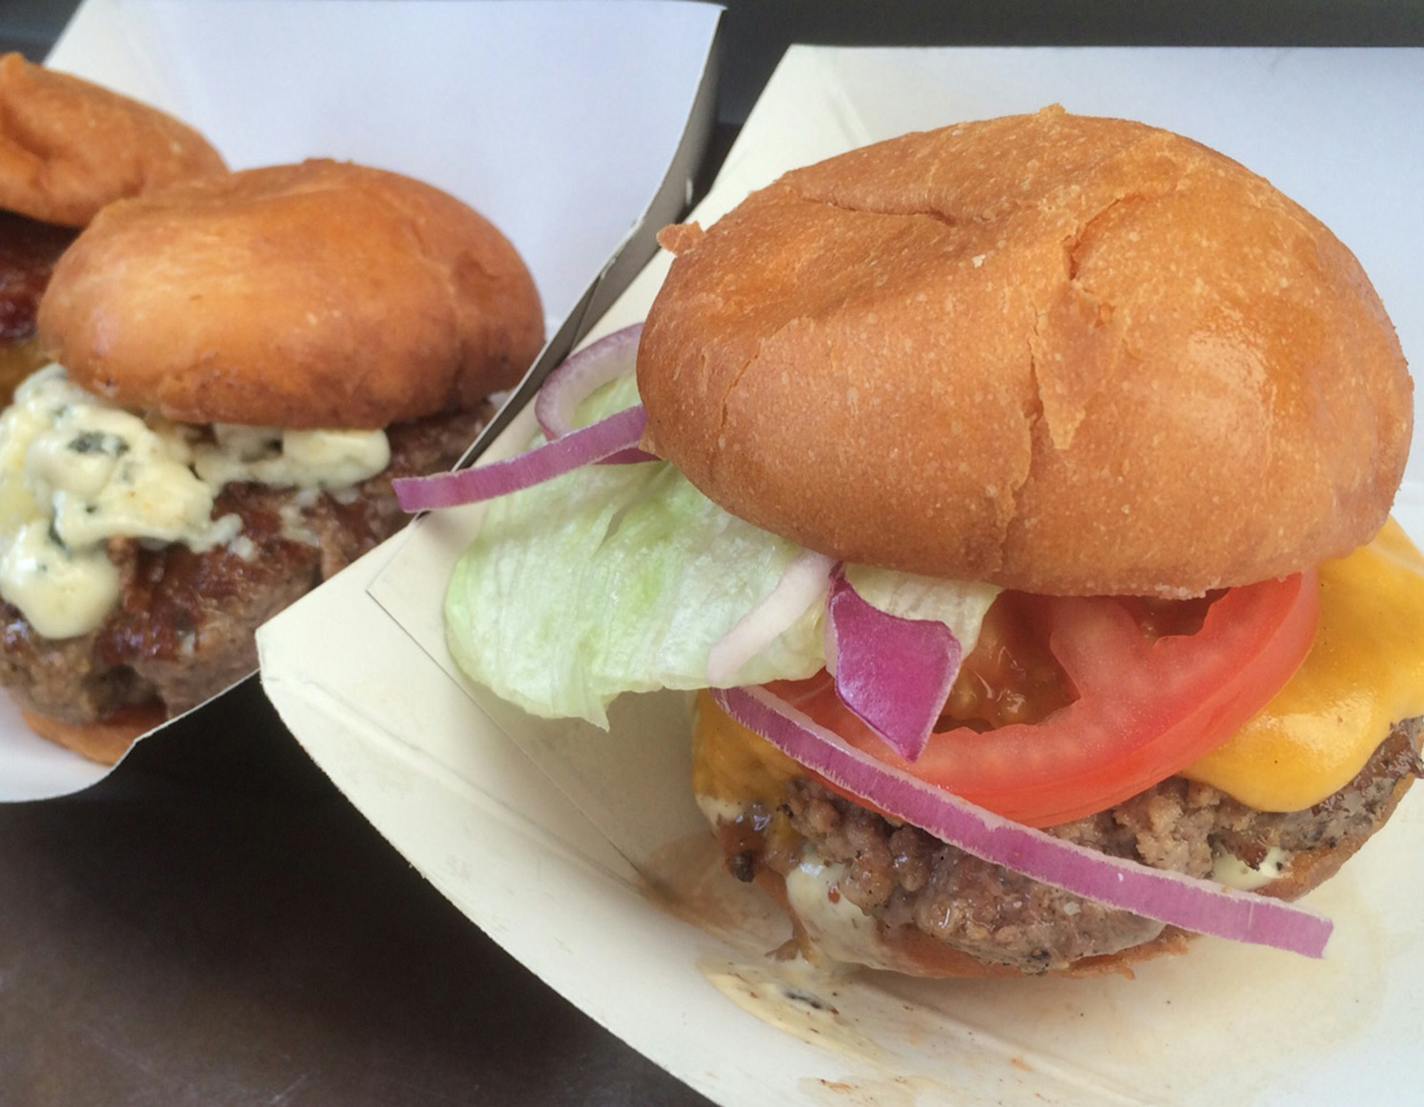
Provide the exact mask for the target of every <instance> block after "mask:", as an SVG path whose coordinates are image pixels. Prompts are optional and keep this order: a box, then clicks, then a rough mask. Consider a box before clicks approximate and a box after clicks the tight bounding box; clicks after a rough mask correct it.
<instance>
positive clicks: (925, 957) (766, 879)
mask: <svg viewBox="0 0 1424 1107" xmlns="http://www.w3.org/2000/svg"><path fill="white" fill-rule="evenodd" d="M1413 783H1414V777H1412V776H1406V777H1404V778H1403V779H1402V780H1400V782H1399V784H1398V785H1397V786H1396V788H1395V790H1394V794H1393V795H1392V796H1391V797H1390V800H1389V802H1388V804H1386V805H1385V808H1384V810H1383V811H1381V812H1380V816H1379V820H1378V822H1377V823H1376V824H1375V831H1376V832H1377V831H1378V830H1379V828H1380V827H1382V826H1384V824H1385V823H1386V822H1388V821H1389V817H1390V816H1391V815H1393V814H1394V809H1395V808H1396V807H1398V806H1399V801H1400V800H1401V799H1403V798H1404V793H1405V792H1407V791H1409V786H1410V785H1411V784H1413ZM1368 840H1369V836H1368V835H1360V836H1358V837H1356V838H1353V839H1350V840H1348V841H1346V842H1343V843H1341V844H1340V845H1337V846H1334V847H1331V848H1323V847H1322V848H1321V849H1316V850H1310V851H1308V852H1304V853H1297V854H1295V855H1293V856H1292V858H1291V863H1290V871H1289V873H1288V874H1287V875H1286V876H1283V877H1281V879H1279V880H1275V881H1272V882H1271V883H1270V884H1268V885H1266V886H1265V887H1264V888H1262V889H1261V890H1260V894H1261V895H1266V896H1272V897H1274V898H1276V899H1286V900H1294V899H1299V898H1300V897H1301V896H1303V895H1305V894H1306V893H1307V892H1309V891H1311V890H1312V889H1314V888H1317V887H1319V886H1320V885H1321V884H1323V883H1324V882H1325V881H1327V880H1329V879H1330V878H1331V877H1332V876H1334V875H1335V874H1336V873H1337V872H1339V871H1340V866H1341V865H1343V864H1344V863H1345V862H1346V861H1348V860H1349V859H1350V858H1351V857H1352V856H1354V854H1355V853H1356V852H1357V851H1358V850H1359V848H1360V847H1361V846H1362V845H1364V844H1365V842H1366V841H1368ZM729 843H730V840H726V841H724V842H723V845H724V847H728V846H729ZM756 881H757V884H758V885H759V886H760V887H761V888H763V889H764V890H765V891H766V892H768V893H769V894H770V895H771V897H772V898H773V899H775V900H776V901H777V903H779V904H780V905H781V907H782V908H783V910H785V911H786V913H787V914H788V915H790V916H791V921H792V925H793V927H794V928H795V931H796V939H797V941H798V943H800V944H802V945H803V948H804V947H805V945H806V943H807V942H808V941H809V939H808V938H807V937H806V934H805V931H804V929H803V928H802V926H801V922H800V920H799V919H798V918H797V917H796V912H795V911H794V910H793V909H792V907H791V903H790V901H789V900H788V898H787V896H786V883H785V881H784V880H783V879H782V877H781V874H780V873H778V872H776V871H774V870H772V869H768V868H766V867H765V866H763V867H761V868H759V869H758V870H757V874H756ZM1193 937H1195V935H1193V934H1188V933H1186V932H1185V931H1182V930H1178V929H1177V928H1176V927H1175V926H1169V927H1167V928H1166V929H1165V930H1163V931H1162V933H1161V934H1159V935H1158V936H1157V937H1156V938H1154V939H1153V940H1152V941H1150V942H1143V943H1142V944H1141V945H1136V946H1129V947H1128V948H1127V949H1124V950H1119V951H1118V952H1117V953H1112V954H1106V955H1103V956H1099V957H1085V958H1083V959H1082V960H1079V961H1074V962H1073V963H1072V964H1071V965H1069V966H1068V967H1067V968H1064V969H1055V970H1052V971H1051V972H1050V973H1048V974H1047V975H1051V976H1072V977H1082V976H1101V975H1103V974H1105V973H1118V974H1120V975H1123V976H1128V977H1131V976H1132V975H1133V974H1132V966H1133V965H1135V964H1138V963H1140V962H1142V961H1150V960H1152V959H1153V958H1154V957H1162V956H1166V955H1173V956H1175V955H1178V954H1182V953H1186V952H1187V943H1188V942H1189V941H1190V940H1191V939H1192V938H1193ZM878 940H879V942H880V943H882V944H883V946H886V947H889V949H890V950H892V951H893V953H894V955H895V956H896V960H897V965H896V968H897V971H899V972H903V973H906V974H908V975H911V976H924V977H931V978H935V979H959V980H969V979H975V980H979V979H999V978H1014V977H1019V978H1022V977H1023V976H1024V974H1023V973H1022V972H1020V971H1019V970H1018V969H1015V968H1011V967H1009V966H1007V965H991V964H987V963H985V962H983V961H980V960H977V959H976V958H974V957H971V956H970V955H969V954H967V953H964V952H962V951H960V950H957V949H952V948H950V947H949V946H946V945H944V944H943V943H942V942H938V941H936V940H935V939H933V938H931V937H929V936H928V935H926V934H924V933H922V932H921V931H919V930H916V929H915V928H914V927H908V926H907V927H900V928H899V929H897V930H882V931H881V932H880V934H879V938H878ZM866 954H867V957H868V958H872V959H873V958H877V957H878V958H881V959H883V958H884V953H883V951H881V950H871V949H867V950H866ZM813 955H814V954H813Z"/></svg>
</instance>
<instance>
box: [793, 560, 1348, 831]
mask: <svg viewBox="0 0 1424 1107" xmlns="http://www.w3.org/2000/svg"><path fill="white" fill-rule="evenodd" d="M1129 603H1130V601H1125V600H1119V599H1115V598H1112V597H1099V598H1091V599H1085V598H1070V597H1053V596H1041V597H1034V598H1033V612H1034V614H1033V617H1034V618H1035V619H1041V620H1042V621H1043V625H1044V627H1045V628H1046V631H1047V642H1048V648H1049V650H1050V651H1051V652H1052V654H1053V656H1054V658H1055V659H1056V660H1057V662H1058V665H1059V667H1060V668H1061V669H1062V671H1063V673H1064V675H1065V676H1066V677H1067V679H1068V681H1069V682H1070V683H1071V685H1072V690H1073V693H1074V694H1075V698H1074V699H1073V700H1072V702H1071V703H1069V704H1068V705H1067V706H1065V707H1062V708H1060V709H1058V710H1056V711H1054V712H1052V713H1051V714H1049V715H1048V716H1047V717H1046V718H1044V719H1043V720H1042V721H1040V722H1036V723H1027V724H1025V723H1014V724H1011V725H1008V726H1001V727H998V728H996V729H993V730H988V731H977V730H973V729H970V728H969V727H965V726H959V727H954V728H953V729H949V730H944V731H938V732H936V733H935V734H933V735H931V736H930V741H929V745H928V746H927V747H926V749H925V752H924V754H923V755H922V756H921V757H920V759H919V760H918V761H915V762H913V763H911V762H907V761H905V760H904V759H903V758H901V757H900V756H899V755H898V754H897V753H896V752H895V751H894V750H892V749H891V748H890V747H889V746H888V745H886V744H885V743H884V742H883V741H881V739H880V738H878V737H877V736H876V735H875V734H874V733H873V732H872V731H871V730H869V729H868V728H867V727H866V726H865V724H863V723H862V722H861V721H860V720H859V719H858V718H856V716H855V715H853V714H852V713H851V712H850V711H849V710H848V709H847V708H846V707H845V706H844V705H842V704H841V702H840V701H839V700H838V699H837V698H836V695H835V687H834V685H833V684H832V683H831V681H830V679H829V678H828V677H826V676H824V675H821V676H819V677H813V678H812V679H811V680H809V681H797V682H783V683H781V684H779V685H777V686H776V691H777V693H778V695H781V696H782V697H783V698H785V699H787V700H789V701H790V702H792V703H794V704H795V705H796V706H798V707H799V708H800V709H801V710H802V711H805V712H806V713H807V714H808V715H810V716H811V717H812V718H814V719H815V720H816V721H817V722H819V723H821V725H823V726H826V727H828V728H830V729H832V730H834V731H835V732H836V733H838V734H840V735H841V736H842V737H844V738H845V739H846V740H847V741H848V742H850V743H851V744H852V745H855V746H857V747H859V748H860V749H862V750H864V751H865V752H866V753H869V754H871V755H872V756H874V757H877V758H879V759H880V760H881V761H884V762H887V763H889V764H893V765H895V766H897V767H898V768H900V769H903V770H905V771H906V772H909V773H912V774H914V775H915V776H917V777H919V778H920V779H921V780H924V781H926V782H928V783H931V784H934V785H936V786H938V787H941V788H944V789H945V790H946V791H949V792H953V793H954V794H955V795H958V796H962V797H963V798H965V799H967V800H970V801H971V802H973V803H977V804H979V805H980V806H982V807H986V808H988V809H989V810H991V811H995V812H998V813H999V814H1001V815H1004V816H1006V817H1008V818H1011V819H1014V820H1016V821H1018V822H1021V823H1026V824H1027V825H1029V826H1038V827H1043V826H1055V825H1057V824H1059V823H1064V822H1069V821H1071V820H1073V819H1079V818H1082V817H1084V816H1086V815H1092V814H1095V813H1096V812H1098V811H1103V810H1106V809H1107V808H1109V807H1112V806H1114V805H1116V804H1119V803H1121V802H1122V801H1123V800H1126V799H1128V798H1129V797H1131V796H1134V795H1136V794H1137V793H1139V792H1142V791H1144V790H1146V789H1147V788H1150V787H1151V786H1152V785H1154V784H1156V783H1158V782H1159V781H1162V780H1165V779H1166V778H1167V777H1169V776H1172V775H1174V774H1175V773H1178V772H1180V771H1181V770H1182V769H1185V768H1186V767H1187V766H1188V765H1190V764H1192V763H1193V762H1195V761H1196V760H1198V759H1199V758H1200V757H1202V756H1203V755H1204V754H1206V753H1208V752H1210V751H1211V750H1213V749H1215V748H1216V747H1217V746H1219V745H1221V744H1222V743H1223V742H1225V741H1226V740H1227V739H1228V738H1230V737H1231V736H1232V735H1233V734H1235V733H1236V731H1237V730H1239V729H1240V728H1241V726H1242V725H1243V724H1244V723H1245V722H1246V721H1247V720H1248V719H1250V718H1251V716H1253V715H1255V714H1256V713H1257V712H1258V711H1260V710H1261V708H1263V707H1265V706H1266V704H1267V703H1268V702H1269V701H1270V700H1271V698H1272V697H1273V696H1274V695H1275V694H1276V693H1277V692H1278V691H1280V689H1281V688H1282V687H1283V686H1284V685H1285V683H1286V682H1287V681H1288V680H1289V679H1290V678H1291V676H1292V675H1293V674H1294V673H1295V671H1296V669H1297V668H1298V667H1299V666H1300V664H1301V662H1302V661H1304V660H1305V655H1306V654H1307V653H1308V652H1309V651H1310V646H1311V642H1312V641H1313V639H1314V637H1315V627H1316V623H1317V621H1318V619H1319V614H1320V585H1319V580H1318V578H1317V575H1316V574H1315V573H1314V572H1307V573H1298V574H1296V575H1295V576H1292V577H1287V578H1286V579H1284V580H1269V581H1262V582H1261V583H1259V584H1252V585H1247V586H1245V587H1241V588H1233V589H1231V590H1229V591H1228V592H1226V593H1225V594H1223V595H1222V596H1221V598H1219V599H1218V600H1216V601H1215V602H1214V603H1213V604H1212V605H1211V606H1210V608H1209V609H1208V610H1207V612H1206V616H1205V618H1204V619H1203V621H1202V624H1201V628H1200V629H1199V630H1197V631H1196V632H1195V633H1191V634H1169V635H1167V636H1165V637H1160V638H1156V639H1153V638H1151V637H1149V636H1148V635H1147V634H1145V633H1144V631H1143V628H1142V626H1141V625H1140V624H1139V622H1138V621H1137V619H1135V618H1134V617H1133V615H1132V613H1131V611H1130V610H1129Z"/></svg>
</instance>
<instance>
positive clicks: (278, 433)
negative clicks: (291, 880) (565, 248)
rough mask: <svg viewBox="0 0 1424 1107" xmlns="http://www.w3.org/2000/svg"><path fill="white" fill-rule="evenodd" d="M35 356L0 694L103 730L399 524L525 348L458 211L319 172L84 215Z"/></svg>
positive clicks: (5, 536)
mask: <svg viewBox="0 0 1424 1107" xmlns="http://www.w3.org/2000/svg"><path fill="white" fill-rule="evenodd" d="M39 315H40V331H41V335H42V340H43V342H44V343H45V345H46V348H47V349H48V350H49V351H50V352H51V353H53V354H54V355H55V356H56V357H57V363H56V364H54V365H51V366H49V367H47V368H45V369H42V370H41V371H39V372H38V373H36V374H34V375H33V376H31V377H30V378H28V379H27V380H26V381H25V382H24V383H23V384H22V385H21V386H20V388H19V389H18V391H17V392H16V396H15V402H14V404H13V405H12V406H11V407H10V408H9V409H7V410H6V411H5V412H4V413H3V414H0V446H3V448H0V601H3V602H0V630H3V633H0V684H3V685H4V686H5V687H6V688H7V689H8V690H9V691H10V693H11V694H12V695H13V696H14V698H15V699H16V700H17V701H18V703H19V705H20V707H21V709H22V710H23V711H24V713H25V716H26V719H27V720H28V721H29V722H30V725H31V727H32V728H33V729H35V730H36V731H37V732H38V733H40V734H41V735H42V736H44V737H47V738H50V739H51V740H54V741H60V742H62V743H64V744H66V745H69V746H71V747H72V748H75V749H78V750H79V751H80V752H83V753H85V754H86V755H87V756H91V757H95V758H98V759H101V760H112V759H113V758H114V757H115V756H116V755H117V754H118V753H121V752H122V749H123V748H124V747H125V745H126V737H127V736H128V735H129V734H130V733H131V732H132V733H137V732H141V731H142V730H144V729H147V728H148V727H149V726H151V725H152V723H153V722H155V721H159V720H161V719H162V718H164V717H172V716H173V715H176V714H179V713H181V712H183V711H185V710H187V709H189V708H191V707H193V706H196V705H197V704H199V703H201V702H202V701H204V700H205V699H207V698H209V697H210V696H212V695H214V694H216V693H217V692H220V691H221V690H222V689H224V688H225V687H227V686H228V685H229V684H231V683H232V682H234V681H236V680H238V679H240V678H241V677H243V676H245V675H246V674H247V673H249V672H250V671H251V670H252V669H253V668H255V666H256V651H255V646H254V642H253V632H254V631H255V629H256V628H257V627H258V626H259V625H260V624H261V623H263V622H265V621H266V620H267V619H268V618H270V617H271V616H272V615H274V614H276V613H277V612H278V611H280V610H281V609H282V608H284V607H285V606H287V605H288V604H290V603H292V602H293V601H295V600H296V599H298V598H299V597H300V596H302V595H303V594H305V593H306V592H307V591H309V590H310V589H311V588H313V587H315V586H316V585H317V584H319V583H321V581H322V580H324V579H326V578H328V577H330V576H331V575H332V574H333V573H335V572H337V571H339V570H340V569H341V568H343V567H344V566H345V565H347V564H349V563H350V562H351V561H353V560H354V559H355V558H357V557H359V556H361V555H362V554H363V553H365V552H366V551H368V550H370V549H371V548H373V547H374V546H375V545H377V544H378V543H379V542H381V541H382V540H383V539H385V538H387V537H389V536H390V535H391V534H392V533H394V532H395V531H396V530H397V529H398V528H399V527H400V526H401V525H402V524H403V523H404V521H405V518H406V517H405V516H404V515H403V514H402V513H401V512H400V510H399V508H398V507H397V505H396V502H395V498H394V496H393V495H392V492H391V481H392V480H393V479H394V478H397V477H401V476H413V475H418V474H424V473H429V472H432V471H435V470H439V469H443V468H448V467H449V466H450V465H451V464H453V463H454V462H455V461H456V460H457V459H458V458H459V456H460V455H461V454H462V453H463V452H464V450H465V449H466V447H467V446H468V445H469V444H470V442H471V441H473V439H474V437H475V436H476V434H477V433H478V432H479V430H480V429H481V427H483V425H484V424H485V422H486V421H487V420H488V418H489V416H490V415H491V414H492V412H493V408H492V406H491V404H490V402H489V400H488V396H489V394H490V393H491V392H495V391H498V390H501V389H505V388H508V387H510V386H511V385H513V384H514V383H515V382H516V381H517V380H518V379H519V377H520V376H521V375H522V374H523V372H524V371H525V369H526V368H527V367H528V365H529V363H530V362H532V360H533V359H534V357H535V355H536V354H537V353H538V350H539V348H540V346H541V345H542V342H543V332H544V324H543V314H542V309H541V306H540V301H539V296H538V293H537V291H536V289H535V286H534V282H533V279H532V277H531V276H530V274H529V272H528V270H527V269H526V267H525V266H524V263H523V262H522V260H521V259H520V257H519V255H518V253H517V252H516V251H515V249H514V247H513V246H512V245H511V244H510V243H509V242H508V240H507V239H505V238H504V236H503V235H502V234H500V232H499V231H498V230H497V229H496V228H495V227H494V226H493V225H492V224H490V223H489V222H488V221H487V220H486V219H484V218H483V217H482V216H480V215H479V214H478V213H476V212H475V211H474V210H472V209H471V208H470V207H468V206H467V205H465V204H464V203H462V202H460V201H459V200H457V199H455V198H454V197H452V196H449V195H447V194H446V193H443V192H441V191H439V190H438V189H435V188H433V187H431V186H430V185H426V184H423V183H421V182H419V181H415V180H412V179H410V178H408V177H403V176H401V175H399V174H395V173H389V172H384V171H381V170H377V169H371V168H366V167H363V166H357V165H351V164H345V163H337V162H331V161H309V162H305V163H302V164H300V165H290V166H275V167H271V168H267V169H256V170H250V171H245V172H241V173H234V174H231V175H229V176H225V177H219V178H211V179H207V180H202V181H194V182H189V183H184V184H180V185H175V186H173V187H170V188H168V189H163V190H159V191H158V192H155V193H153V194H152V195H149V196H144V197H141V198H136V199H129V200H123V201H119V202H117V203H115V204H112V205H110V206H109V207H108V208H106V209H105V210H104V211H103V212H102V213H101V214H100V215H99V217H98V218H97V219H95V221H94V222H93V224H92V225H91V226H90V227H89V228H88V229H87V230H86V231H84V233H83V234H81V235H80V237H79V238H78V240H77V241H76V242H75V244H74V246H73V247H72V248H71V249H70V250H69V252H68V253H67V254H66V255H65V257H64V259H63V260H62V262H61V263H60V265H59V266H58V267H57V268H56V270H55V274H54V279H53V281H52V283H51V285H50V287H49V290H48V292H47V293H46V295H45V298H44V300H43V302H42V304H41V307H40V313H39Z"/></svg>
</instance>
